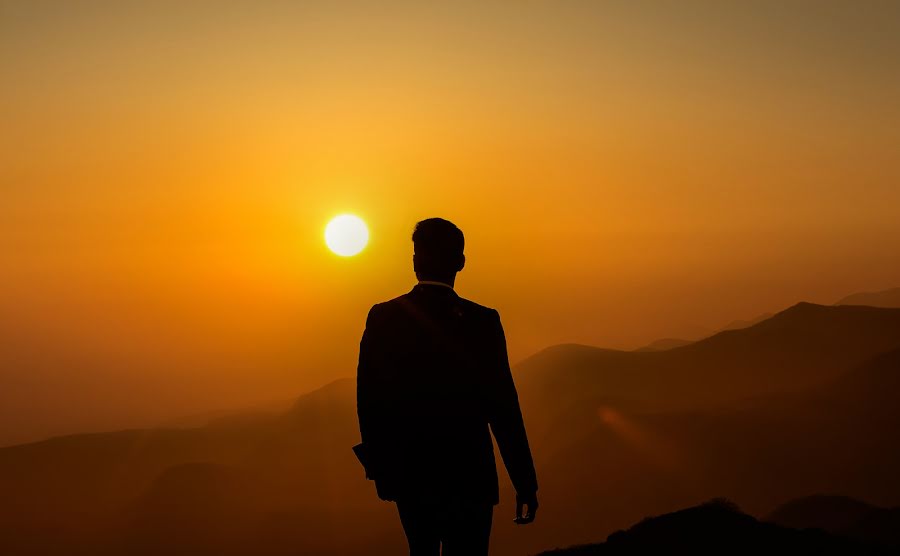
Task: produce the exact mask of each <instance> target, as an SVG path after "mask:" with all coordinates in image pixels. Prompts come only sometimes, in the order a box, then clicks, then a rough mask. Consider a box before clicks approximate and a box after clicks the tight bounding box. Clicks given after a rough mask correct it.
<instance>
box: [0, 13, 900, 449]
mask: <svg viewBox="0 0 900 556" xmlns="http://www.w3.org/2000/svg"><path fill="white" fill-rule="evenodd" d="M76 4H77V5H76ZM184 4H190V5H191V6H190V7H188V6H185V5H184ZM0 77H2V81H0V82H2V84H3V86H2V87H0V129H2V133H0V187H2V202H0V254H2V260H3V264H2V266H0V291H2V292H3V293H2V296H0V317H2V318H0V333H2V337H3V340H0V423H4V424H3V425H2V426H0V444H2V443H6V442H12V441H19V440H25V439H30V438H35V437H39V436H42V435H45V434H50V433H58V432H69V431H80V430H96V429H102V428H109V427H124V426H136V425H146V424H148V423H156V422H159V421H162V420H166V419H170V418H174V417H178V416H183V415H189V414H192V413H195V412H204V411H207V410H213V409H218V408H227V407H234V406H241V405H246V404H256V403H262V402H266V401H269V400H281V399H290V398H292V397H294V396H295V395H297V394H299V393H301V392H302V391H305V390H308V389H310V388H313V387H315V386H318V385H320V384H323V383H324V382H327V381H328V380H331V379H332V378H335V377H338V376H351V375H352V374H353V372H354V370H355V360H356V349H357V345H358V341H359V335H360V334H361V332H362V325H363V321H364V318H365V314H366V311H367V309H368V307H369V306H370V305H371V304H372V303H374V302H376V301H380V300H383V299H386V298H389V297H393V296H394V295H397V294H399V293H402V292H404V291H406V290H408V289H409V287H411V285H412V284H413V282H414V276H413V274H412V269H411V243H410V239H409V236H410V233H411V231H412V227H413V225H414V224H415V222H416V221H417V220H419V219H422V218H425V217H430V216H443V217H446V218H449V219H451V220H453V221H454V222H456V223H457V224H458V225H459V226H460V227H461V228H462V229H463V231H464V232H465V233H466V236H467V256H468V266H467V268H466V269H465V271H464V272H463V274H461V276H460V278H459V281H458V290H459V291H460V293H461V294H462V295H464V296H466V297H469V298H471V299H474V300H476V301H479V302H482V303H484V304H486V305H490V306H494V307H496V308H498V309H499V310H500V311H501V315H502V316H503V319H504V323H505V325H506V328H507V336H508V339H509V343H510V352H511V357H512V359H513V361H516V360H519V359H521V358H523V357H525V356H527V355H529V354H530V353H533V352H534V351H536V350H538V349H540V348H542V347H545V346H547V345H551V344H554V343H559V342H580V343H587V344H592V345H600V346H605V347H616V348H634V347H637V346H640V345H642V344H645V343H647V342H650V341H652V340H654V339H657V338H661V337H666V336H675V337H698V336H701V335H703V334H704V333H709V332H711V331H714V330H716V329H717V328H720V327H722V326H723V325H725V324H727V323H728V322H729V321H731V320H733V319H738V318H752V317H754V316H756V315H757V314H760V313H763V312H769V311H776V310H780V309H782V308H784V307H786V306H788V305H791V304H793V303H795V302H797V301H800V300H808V301H813V302H820V303H832V302H834V301H836V300H837V299H838V298H840V297H843V296H844V295H846V294H848V293H852V292H855V291H861V290H878V289H884V288H888V287H893V286H897V285H900V218H898V214H900V211H898V207H900V156H898V154H900V102H898V99H900V4H898V3H896V2H824V1H816V2H790V3H784V2H748V3H745V4H744V5H738V3H734V2H677V3H676V2H659V3H653V2H567V1H557V2H532V1H528V2H497V3H491V2H472V3H468V2H453V3H444V4H440V5H439V4H425V3H423V2H409V3H396V4H391V3H387V2H351V3H343V2H308V3H292V2H264V1H255V2H240V3H239V2H209V3H202V2H146V3H144V4H141V3H139V2H108V3H107V2H87V3H81V2H79V3H73V2H39V1H35V2H0ZM341 212H353V213H355V214H358V215H360V216H361V217H363V218H364V219H365V220H366V221H367V222H368V224H369V226H370V231H371V242H370V244H369V246H368V248H367V249H366V250H365V251H364V252H363V253H362V254H361V255H359V256H357V257H354V258H350V259H341V258H339V257H336V256H334V255H332V254H331V253H330V252H328V251H327V249H326V248H325V245H324V243H323V240H322V232H323V229H324V226H325V223H326V222H327V220H328V219H329V218H330V217H332V216H334V215H335V214H338V213H341Z"/></svg>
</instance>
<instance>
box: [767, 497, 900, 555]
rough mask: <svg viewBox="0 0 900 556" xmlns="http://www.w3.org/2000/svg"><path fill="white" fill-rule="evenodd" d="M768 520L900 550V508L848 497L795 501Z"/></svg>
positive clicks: (812, 498)
mask: <svg viewBox="0 0 900 556" xmlns="http://www.w3.org/2000/svg"><path fill="white" fill-rule="evenodd" d="M766 521H769V522H771V523H776V524H778V525H782V526H785V527H793V528H795V529H821V530H823V531H826V532H828V533H830V534H832V535H841V536H845V537H850V538H854V539H858V540H863V541H867V542H874V543H878V544H881V545H885V546H893V547H895V548H900V508H879V507H877V506H873V505H871V504H867V503H865V502H861V501H859V500H856V499H854V498H850V497H848V496H824V495H816V496H807V497H804V498H799V499H797V500H792V501H791V502H788V503H786V504H783V505H782V506H779V507H778V508H777V509H776V510H775V511H774V512H772V513H771V514H770V515H769V516H768V517H767V518H766Z"/></svg>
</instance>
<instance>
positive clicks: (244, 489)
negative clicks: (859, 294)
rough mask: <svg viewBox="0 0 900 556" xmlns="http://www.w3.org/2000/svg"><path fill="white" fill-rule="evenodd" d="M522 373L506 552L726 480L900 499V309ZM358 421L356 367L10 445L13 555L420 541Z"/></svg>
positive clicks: (502, 553) (4, 532)
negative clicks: (526, 447)
mask: <svg viewBox="0 0 900 556" xmlns="http://www.w3.org/2000/svg"><path fill="white" fill-rule="evenodd" d="M514 373H515V375H516V380H517V384H518V386H519V397H520V399H521V401H522V405H523V412H524V414H525V419H526V422H527V425H528V427H529V435H530V439H531V443H532V446H533V449H534V453H535V457H536V460H537V465H538V475H539V481H540V483H541V496H542V508H543V509H544V511H543V513H541V514H540V515H539V517H538V520H539V523H537V524H535V526H533V527H527V528H522V527H515V526H514V525H513V524H511V520H509V519H505V518H503V516H509V515H511V512H512V511H513V508H511V507H510V505H509V504H510V500H511V498H512V495H511V493H509V492H508V491H507V492H505V493H504V494H502V497H501V498H502V500H503V504H501V506H500V507H498V508H497V513H496V515H497V516H498V517H497V519H496V520H495V537H494V539H493V540H492V545H493V547H494V548H493V553H495V554H497V555H498V556H512V555H513V554H526V553H535V552H537V551H538V550H539V549H542V548H549V547H553V546H568V545H571V544H577V543H587V542H592V541H596V540H597V539H598V536H599V535H605V534H608V533H609V532H611V531H615V530H617V529H622V528H625V527H627V526H629V525H630V524H631V523H634V522H635V521H637V520H638V519H641V518H642V517H643V516H646V515H653V514H659V513H662V512H665V511H668V510H669V509H671V508H679V507H686V506H690V505H692V504H696V503H697V501H698V500H704V499H708V498H710V497H712V496H719V495H725V496H727V497H729V498H731V499H733V500H735V501H737V502H738V503H740V504H741V506H742V507H744V508H747V509H748V510H749V511H751V512H752V513H756V514H758V515H761V514H762V513H763V512H768V511H770V510H771V508H773V507H775V506H776V504H778V503H781V502H782V501H784V500H786V499H792V498H798V497H801V496H805V495H808V494H809V493H813V492H829V491H832V492H833V491H837V492H844V493H847V494H848V495H850V496H853V497H858V498H861V499H865V500H871V501H872V502H873V503H876V504H879V505H882V506H885V507H890V506H896V505H898V504H900V483H898V481H897V473H896V469H898V468H900V446H898V443H897V442H896V431H897V430H900V309H878V308H872V307H852V306H846V307H822V306H817V305H810V304H799V305H797V306H795V307H792V308H790V309H788V310H786V311H784V312H782V313H779V314H778V315H775V316H773V317H772V318H770V319H768V320H766V321H763V322H761V323H758V324H756V325H754V326H751V327H749V328H744V329H741V330H733V331H727V332H722V333H720V334H717V335H715V336H713V337H711V338H707V339H705V340H701V341H699V342H695V343H692V344H690V345H686V346H682V347H676V348H673V349H670V350H667V351H660V352H622V351H615V350H602V349H598V348H593V347H589V346H578V345H563V346H555V347H552V348H548V349H547V350H544V351H543V352H541V353H539V354H537V355H535V356H534V357H532V358H530V359H529V360H527V361H525V362H523V363H522V364H521V365H519V366H517V367H516V369H514ZM358 435H359V433H358V429H357V424H356V412H355V385H354V381H353V380H341V381H336V382H334V383H332V384H330V385H328V386H326V387H324V388H321V389H319V390H316V391H314V392H312V393H310V394H307V395H304V396H302V397H301V398H299V399H298V401H297V402H296V404H294V406H293V407H291V408H290V409H289V410H287V411H283V412H281V413H278V414H271V415H265V414H262V415H257V416H254V417H253V418H246V419H225V420H220V421H216V422H213V423H210V424H208V425H206V426H202V427H197V428H190V429H152V430H130V431H120V432H111V433H104V434H89V435H74V436H67V437H59V438H54V439H50V440H47V441H43V442H37V443H32V444H26V445H20V446H14V447H8V448H0V500H2V503H0V554H46V555H51V554H72V553H89V554H95V555H99V556H103V555H110V556H111V555H114V554H115V555H118V554H129V555H147V556H149V555H151V554H163V553H165V554H185V555H187V554H190V555H192V556H206V555H213V554H215V555H226V556H230V555H233V556H238V555H240V556H246V555H250V554H252V555H253V556H281V555H287V554H321V555H335V556H337V555H348V556H362V555H379V554H385V555H387V554H398V553H402V552H403V550H404V540H403V534H402V530H401V529H400V525H399V523H398V521H397V517H396V514H395V509H394V508H393V506H392V505H390V504H385V503H382V502H380V501H378V500H377V498H376V496H375V493H374V489H373V487H372V484H371V483H370V482H368V481H366V480H365V479H364V477H363V474H362V470H361V469H360V467H359V464H358V463H357V462H356V460H355V458H354V456H353V454H352V452H351V450H350V446H352V445H353V444H355V443H356V442H357V440H358ZM498 460H499V458H498ZM504 484H508V483H507V482H504ZM348 532H352V534H348ZM600 538H602V537H600Z"/></svg>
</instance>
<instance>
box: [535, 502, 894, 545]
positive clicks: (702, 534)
mask: <svg viewBox="0 0 900 556" xmlns="http://www.w3.org/2000/svg"><path fill="white" fill-rule="evenodd" d="M887 553H888V549H887V548H885V547H879V546H877V545H872V544H866V543H863V542H859V541H854V540H850V539H846V538H841V537H835V536H833V535H829V534H827V533H825V532H824V531H815V530H798V529H792V528H788V527H783V526H779V525H775V524H771V523H763V522H760V521H758V520H756V519H755V518H753V517H751V516H749V515H747V514H745V513H742V512H741V511H740V510H738V509H737V507H736V506H733V505H731V504H729V503H727V502H724V501H713V502H710V503H707V504H703V505H700V506H695V507H692V508H688V509H685V510H680V511H677V512H673V513H669V514H665V515H661V516H658V517H653V518H649V519H645V520H643V521H641V522H640V523H638V524H637V525H635V526H633V527H631V528H629V529H627V530H625V531H619V532H617V533H613V534H612V535H610V536H609V538H608V539H607V540H606V542H605V543H601V544H594V545H585V546H578V547H573V548H568V549H562V550H551V551H549V552H543V553H541V555H540V556H589V555H595V554H596V555H600V556H605V555H618V554H623V555H625V554H627V555H632V554H702V555H706V554H709V555H713V554H715V555H719V554H732V555H748V556H749V555H754V556H755V555H757V554H810V555H811V554H816V555H846V556H856V555H863V554H887Z"/></svg>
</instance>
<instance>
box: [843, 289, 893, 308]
mask: <svg viewBox="0 0 900 556" xmlns="http://www.w3.org/2000/svg"><path fill="white" fill-rule="evenodd" d="M835 305H869V306H872V307H893V308H897V307H900V288H891V289H889V290H883V291H880V292H862V293H854V294H852V295H848V296H847V297H845V298H843V299H841V300H840V301H838V302H837V303H835Z"/></svg>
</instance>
